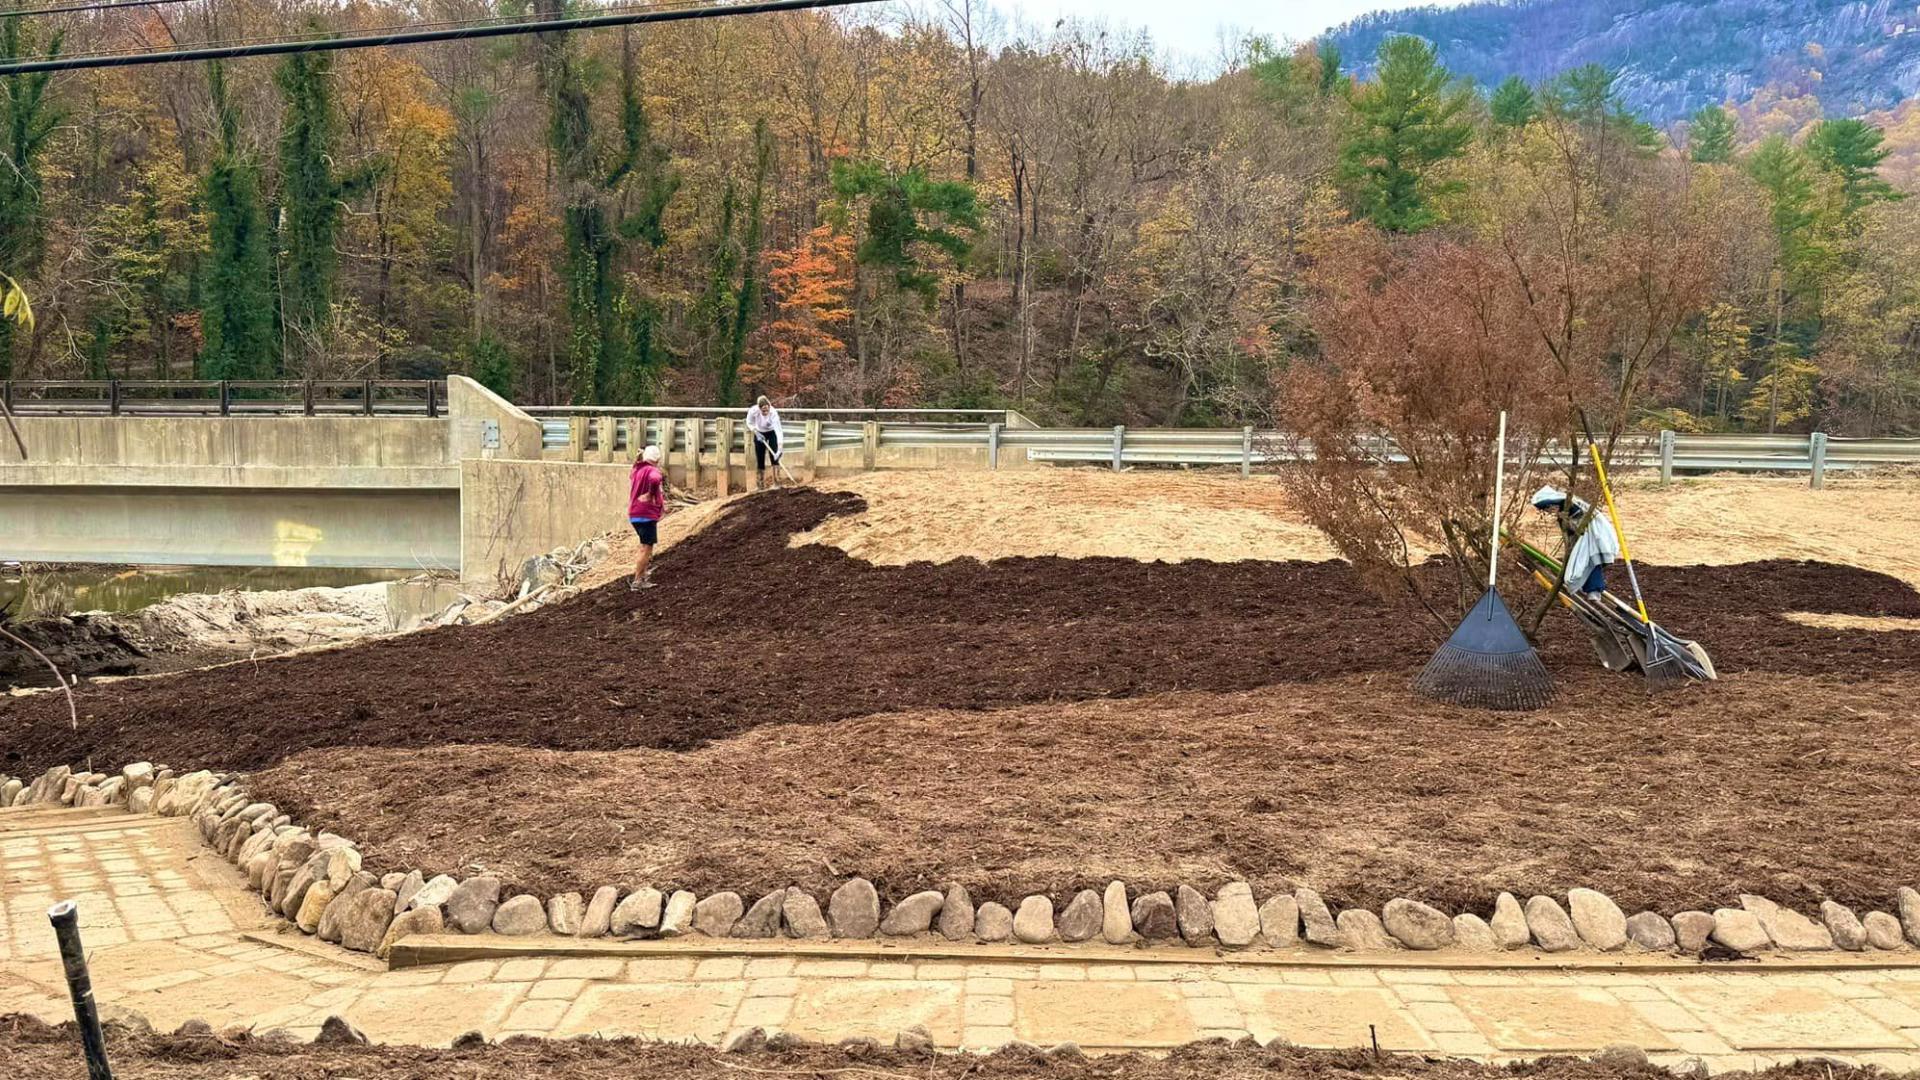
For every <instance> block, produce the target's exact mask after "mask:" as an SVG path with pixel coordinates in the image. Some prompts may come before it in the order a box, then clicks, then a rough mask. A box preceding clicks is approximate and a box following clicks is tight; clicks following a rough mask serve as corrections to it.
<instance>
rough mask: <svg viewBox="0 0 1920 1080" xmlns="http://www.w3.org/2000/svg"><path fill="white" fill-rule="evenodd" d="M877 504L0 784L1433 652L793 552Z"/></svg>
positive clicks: (1731, 583) (1317, 577)
mask: <svg viewBox="0 0 1920 1080" xmlns="http://www.w3.org/2000/svg"><path fill="white" fill-rule="evenodd" d="M862 505H863V504H862V503H861V500H860V499H859V498H858V497H857V496H853V495H848V494H845V493H824V492H818V491H812V490H807V489H799V490H791V491H782V492H774V493H769V494H766V495H762V496H759V497H756V498H753V499H749V500H745V501H743V502H742V503H741V504H740V505H739V506H738V507H737V508H736V509H735V510H734V511H733V512H731V513H729V514H727V515H726V516H725V517H723V518H722V519H721V520H719V521H718V522H716V523H714V524H713V525H712V526H710V527H709V528H707V529H705V530H704V531H702V532H701V533H699V534H697V535H696V536H694V537H692V538H690V539H688V540H686V541H684V542H683V543H681V544H679V545H676V546H675V547H674V548H673V549H672V550H671V551H668V552H666V553H665V554H664V555H663V556H662V557H661V559H660V563H659V571H658V576H659V578H660V582H661V584H660V586H659V587H658V588H655V589H652V590H649V591H646V592H643V593H638V594H635V593H631V592H628V591H627V590H626V588H625V586H624V585H621V584H615V585H611V586H607V587H603V588H601V589H598V590H595V591H593V592H590V593H588V594H586V595H584V596H582V597H579V598H578V599H576V600H575V601H573V602H571V603H566V604H560V605H555V606H553V607H548V608H543V609H541V610H539V611H536V612H533V613H531V614H529V615H526V616H524V617H520V618H514V619H508V620H502V621H500V622H498V623H494V624H492V625H489V626H482V627H448V628H442V629H436V630H429V631H425V632H422V633H418V634H409V635H405V636H402V637H399V638H393V639H388V640H383V641H378V642H373V643H369V644H367V645H364V646H361V647H358V648H354V649H350V650H344V651H340V652H326V653H309V654H303V655H296V656H291V657H287V658H284V659H277V660H263V661H260V662H257V663H251V664H239V665H229V666H227V667H221V668H215V669H211V670H207V671H201V672H192V673H187V674H184V675H181V676H179V677H174V678H166V679H153V680H136V681H130V682H121V683H112V684H108V685H105V686H101V687H97V688H93V689H90V690H88V691H87V692H86V693H85V694H84V695H83V697H82V701H81V708H82V717H81V727H80V731H79V732H78V733H75V732H73V731H72V730H70V729H69V727H68V724H67V718H66V710H65V705H64V703H61V702H58V701H56V700H54V698H53V696H52V695H36V696H32V697H26V698H13V699H0V735H4V740H0V771H4V772H9V773H14V774H20V773H32V772H35V771H38V770H42V769H45V768H47V767H49V766H52V765H56V764H80V763H83V762H84V761H86V760H88V759H91V760H93V761H94V762H95V763H96V764H98V765H103V766H104V765H109V764H112V765H117V764H121V763H125V762H129V761H135V760H149V761H155V762H165V763H168V764H172V765H177V766H183V767H185V766H193V767H210V768H227V769H254V768H260V767H262V766H265V765H269V764H272V763H273V762H276V761H280V760H283V759H285V758H287V757H288V756H290V755H292V754H295V753H298V752H300V751H302V750H310V749H318V748H324V747H342V746H386V747H433V746H445V745H451V744H462V743H506V744H512V745H518V746H533V747H548V748H553V749H572V750H605V749H614V748H629V747H648V748H658V749H689V748H692V747H696V746H700V745H702V744H704V743H706V742H708V741H710V740H714V739H723V738H729V737H732V736H735V735H738V734H740V733H741V732H744V731H749V730H751V729H753V728H755V727H757V726H759V725H761V724H766V723H823V722H830V721H836V720H844V719H849V718H852V717H857V716H865V715H869V714H872V713H876V712H882V711H889V710H899V709H911V708H961V709H977V708H990V707H996V706H1007V705H1019V704H1026V703H1033V702H1064V701H1079V700H1085V699H1089V698H1111V697H1135V696H1140V695H1145V694H1155V693H1164V692H1168V691H1178V690H1229V691H1230V690H1248V689H1254V688H1257V687H1262V686H1270V685H1273V684H1276V683H1304V682H1313V681H1316V680H1321V679H1327V678H1335V677H1341V676H1347V675H1352V674H1356V673H1366V672H1389V671H1391V672H1404V671H1408V670H1411V669H1412V668H1414V667H1417V666H1418V665H1419V664H1421V663H1423V662H1424V661H1425V658H1426V657H1427V655H1429V654H1430V652H1431V651H1432V648H1433V646H1434V644H1435V643H1436V641H1437V638H1436V636H1435V634H1434V633H1433V629H1432V627H1431V626H1429V625H1428V624H1427V623H1425V622H1423V621H1422V620H1421V619H1420V618H1418V617H1416V616H1414V615H1413V614H1411V613H1410V612H1408V611H1406V610H1403V609H1399V608H1395V607H1392V606H1389V605H1386V604H1383V603H1381V602H1379V601H1377V600H1374V599H1372V598H1370V597H1368V596H1367V595H1365V594H1364V593H1362V592H1361V591H1360V590H1359V589H1358V587H1357V586H1356V584H1355V581H1354V577H1353V574H1352V572H1351V570H1350V569H1349V568H1348V567H1347V566H1346V565H1345V564H1344V563H1339V562H1324V563H1299V562H1253V561H1249V562H1240V563H1207V562H1183V563H1141V562H1136V561H1133V560H1128V559H1058V558H1026V559H1006V560H998V561H994V562H990V563H981V562H977V561H973V560H957V561H953V562H946V563H939V564H933V563H915V564H911V565H907V566H897V567H890V566H875V565H872V564H868V563H863V562H860V561H858V560H855V559H853V558H850V557H849V556H847V555H846V554H845V553H843V552H841V551H839V550H838V549H836V548H831V547H826V546H824V545H803V546H799V547H790V546H788V543H787V538H788V537H789V536H790V535H792V534H793V533H796V532H800V531H803V530H805V529H807V528H809V527H811V526H812V525H814V524H817V523H818V522H820V521H821V520H823V519H825V518H826V517H827V516H829V515H831V514H834V513H837V512H853V511H857V510H858V509H859V508H860V507H861V506H862ZM1432 572H1433V573H1435V574H1440V573H1444V568H1440V567H1435V568H1434V570H1433V571H1432ZM1647 577H1648V579H1649V581H1650V583H1652V584H1654V585H1655V586H1657V588H1658V590H1659V596H1660V598H1661V603H1660V609H1659V611H1657V612H1656V614H1658V615H1659V616H1660V617H1661V618H1662V619H1663V620H1664V621H1667V622H1669V623H1670V624H1671V625H1673V626H1676V627H1680V628H1683V629H1685V630H1686V631H1687V632H1689V633H1691V634H1693V635H1694V636H1695V637H1697V638H1699V639H1700V640H1703V641H1707V642H1710V643H1711V644H1712V647H1713V649H1714V652H1715V658H1716V660H1717V661H1718V662H1719V663H1720V665H1721V670H1722V671H1723V672H1727V673H1737V672H1740V671H1747V670H1758V671H1768V672H1772V673H1776V674H1824V673H1844V674H1846V675H1848V676H1850V677H1856V678H1857V677H1865V676H1868V675H1871V674H1874V673H1876V672H1893V671H1902V670H1910V669H1912V668H1913V667H1915V666H1916V664H1917V663H1920V638H1915V637H1914V636H1912V635H1904V634H1875V633H1871V632H1846V631H1834V630H1822V629H1817V628H1813V627H1807V626H1802V625H1798V624H1794V623H1790V622H1787V621H1785V620H1782V619H1779V618H1776V617H1774V615H1775V613H1777V612H1781V611H1788V610H1794V611H1815V612H1832V613H1840V614H1851V615H1896V616H1915V615H1920V594H1916V593H1915V592H1914V590H1913V589H1911V588H1910V587H1908V586H1907V585H1906V584H1904V583H1903V582H1901V581H1899V580H1898V579H1895V578H1892V577H1889V576H1886V575H1883V574H1875V573H1870V572H1867V571H1862V570H1855V569H1851V568H1848V567H1837V566H1826V565H1821V564H1813V563H1786V562H1780V563H1759V564H1746V565H1743V566H1733V567H1685V568H1649V570H1648V571H1647ZM1516 591H1517V588H1510V590H1509V595H1514V594H1515V592H1516ZM1568 623H1569V620H1566V619H1564V618H1562V619H1556V620H1555V622H1554V624H1553V625H1554V626H1555V627H1556V628H1557V632H1556V633H1555V634H1553V635H1550V637H1549V639H1548V641H1547V644H1546V647H1545V651H1546V653H1547V655H1548V659H1549V662H1550V663H1553V664H1555V666H1556V667H1557V668H1559V669H1561V670H1566V669H1577V668H1579V667H1582V666H1584V665H1585V664H1586V663H1588V660H1587V656H1586V649H1587V647H1586V644H1585V642H1584V639H1582V638H1581V637H1580V636H1579V635H1578V634H1577V633H1575V632H1572V631H1571V630H1570V629H1568V626H1567V624H1568Z"/></svg>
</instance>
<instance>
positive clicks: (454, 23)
mask: <svg viewBox="0 0 1920 1080" xmlns="http://www.w3.org/2000/svg"><path fill="white" fill-rule="evenodd" d="M142 2H151V0H142ZM167 2H169V3H171V2H173V0H167ZM698 6H700V5H699V4H698V3H697V2H696V0H675V2H674V3H671V4H661V3H645V4H643V3H633V2H622V3H614V4H605V5H601V6H600V7H599V8H598V9H597V10H599V11H600V12H602V13H617V12H622V11H648V12H656V11H673V10H681V9H686V8H692V7H698ZM525 25H527V21H526V16H524V15H484V16H480V17H477V18H471V19H439V20H434V21H431V22H408V23H387V24H383V25H380V26H361V27H355V28H354V32H355V34H356V35H357V36H360V37H370V36H380V35H385V34H390V33H392V34H398V33H405V32H408V31H415V30H438V29H441V28H455V27H457V28H461V29H468V28H478V27H483V26H525ZM333 36H334V32H333V31H331V30H314V31H311V32H305V33H299V34H291V35H289V34H255V35H250V36H247V37H228V38H220V39H218V40H215V41H195V42H181V41H169V42H166V43H164V44H158V45H143V46H138V47H135V48H127V49H102V50H98V51H94V52H71V53H62V54H61V55H60V57H59V58H60V59H62V60H91V59H94V58H96V57H114V58H118V57H126V56H146V55H149V54H152V53H156V52H163V51H168V50H177V49H188V48H193V49H198V48H213V47H215V46H218V47H221V48H228V47H232V46H236V45H253V44H259V43H272V44H283V45H294V44H301V43H305V42H310V41H326V40H330V39H332V38H333Z"/></svg>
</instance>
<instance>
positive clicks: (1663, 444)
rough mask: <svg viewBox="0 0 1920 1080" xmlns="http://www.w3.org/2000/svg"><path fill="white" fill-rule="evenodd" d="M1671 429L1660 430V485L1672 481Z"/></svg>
mask: <svg viewBox="0 0 1920 1080" xmlns="http://www.w3.org/2000/svg"><path fill="white" fill-rule="evenodd" d="M1673 438H1674V436H1673V429H1672V428H1665V429H1662V430H1661V432H1660V486H1662V487H1665V486H1666V485H1668V484H1671V483H1673Z"/></svg>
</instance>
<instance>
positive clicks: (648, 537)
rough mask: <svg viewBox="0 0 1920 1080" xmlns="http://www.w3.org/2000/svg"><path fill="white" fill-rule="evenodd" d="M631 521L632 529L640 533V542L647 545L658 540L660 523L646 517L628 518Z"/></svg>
mask: <svg viewBox="0 0 1920 1080" xmlns="http://www.w3.org/2000/svg"><path fill="white" fill-rule="evenodd" d="M627 520H628V521H630V522H632V523H633V531H634V532H636V533H639V534H640V542H641V543H642V544H645V545H646V546H647V547H652V546H653V545H655V544H657V543H659V542H660V523H659V522H657V521H648V520H647V519H646V518H628V519H627Z"/></svg>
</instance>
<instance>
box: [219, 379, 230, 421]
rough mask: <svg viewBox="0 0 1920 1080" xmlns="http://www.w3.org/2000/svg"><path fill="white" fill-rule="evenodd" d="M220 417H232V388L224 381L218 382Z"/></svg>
mask: <svg viewBox="0 0 1920 1080" xmlns="http://www.w3.org/2000/svg"><path fill="white" fill-rule="evenodd" d="M220 415H221V416H231V415H233V387H231V386H228V385H227V380H225V379H221V380H220Z"/></svg>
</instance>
